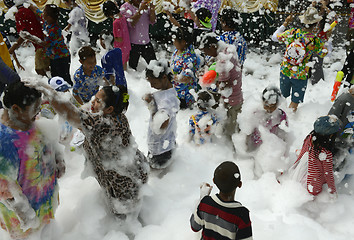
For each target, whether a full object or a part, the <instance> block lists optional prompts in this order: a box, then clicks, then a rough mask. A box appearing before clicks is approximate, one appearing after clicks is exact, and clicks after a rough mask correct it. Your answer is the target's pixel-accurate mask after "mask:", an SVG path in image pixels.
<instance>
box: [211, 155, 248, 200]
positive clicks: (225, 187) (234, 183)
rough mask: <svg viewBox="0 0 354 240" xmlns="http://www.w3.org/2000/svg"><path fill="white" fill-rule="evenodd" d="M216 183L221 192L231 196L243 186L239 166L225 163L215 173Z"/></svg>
mask: <svg viewBox="0 0 354 240" xmlns="http://www.w3.org/2000/svg"><path fill="white" fill-rule="evenodd" d="M213 180H214V183H215V184H216V186H217V187H218V189H219V190H220V192H222V193H225V194H229V193H232V192H234V191H235V190H236V188H237V187H241V186H242V182H241V174H240V170H239V169H238V166H237V165H236V164H235V163H233V162H229V161H226V162H223V163H221V164H220V165H219V166H218V167H217V168H216V169H215V171H214V179H213Z"/></svg>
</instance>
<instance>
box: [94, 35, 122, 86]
mask: <svg viewBox="0 0 354 240" xmlns="http://www.w3.org/2000/svg"><path fill="white" fill-rule="evenodd" d="M113 41H114V39H113V36H112V34H111V33H110V32H109V31H107V30H103V31H102V32H101V34H100V44H101V47H102V48H103V49H104V50H105V51H107V52H106V53H105V54H104V55H103V57H102V58H101V65H102V68H103V69H104V71H105V73H106V75H105V77H106V79H108V80H109V81H110V82H115V85H116V86H118V85H123V86H125V87H126V86H127V80H126V78H125V74H124V65H123V61H122V50H121V49H120V48H113V47H112V42H113Z"/></svg>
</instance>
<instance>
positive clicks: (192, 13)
mask: <svg viewBox="0 0 354 240" xmlns="http://www.w3.org/2000/svg"><path fill="white" fill-rule="evenodd" d="M187 12H188V13H189V14H190V15H191V17H192V19H193V21H194V23H195V24H196V25H197V26H198V28H201V27H202V25H201V24H200V22H199V19H198V18H197V16H196V15H195V14H194V12H193V11H192V10H190V9H189V10H187Z"/></svg>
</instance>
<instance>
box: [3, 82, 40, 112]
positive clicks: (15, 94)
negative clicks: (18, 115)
mask: <svg viewBox="0 0 354 240" xmlns="http://www.w3.org/2000/svg"><path fill="white" fill-rule="evenodd" d="M41 96H42V94H41V93H40V92H38V91H37V90H36V89H34V88H29V87H27V86H25V85H24V84H23V82H15V83H11V84H9V85H7V86H6V88H5V91H4V98H3V100H2V101H3V104H4V106H5V107H6V108H11V107H12V106H13V105H14V104H16V105H17V106H19V107H20V108H21V109H25V108H26V107H27V106H30V105H32V104H33V103H34V102H36V101H37V100H38V99H39V98H41Z"/></svg>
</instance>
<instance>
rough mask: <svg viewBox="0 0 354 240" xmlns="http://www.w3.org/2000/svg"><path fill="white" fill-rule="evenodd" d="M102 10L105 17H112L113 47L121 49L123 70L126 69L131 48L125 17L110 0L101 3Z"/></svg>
mask: <svg viewBox="0 0 354 240" xmlns="http://www.w3.org/2000/svg"><path fill="white" fill-rule="evenodd" d="M102 10H103V13H104V15H105V16H106V17H108V18H111V19H113V36H114V42H113V44H114V48H120V50H121V51H122V61H123V67H124V70H127V63H128V61H129V55H130V50H131V45H130V37H129V31H128V25H127V19H126V18H125V17H124V16H123V15H122V14H121V13H120V10H119V8H118V7H117V5H116V4H115V3H114V2H112V1H107V2H105V3H103V8H102Z"/></svg>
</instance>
